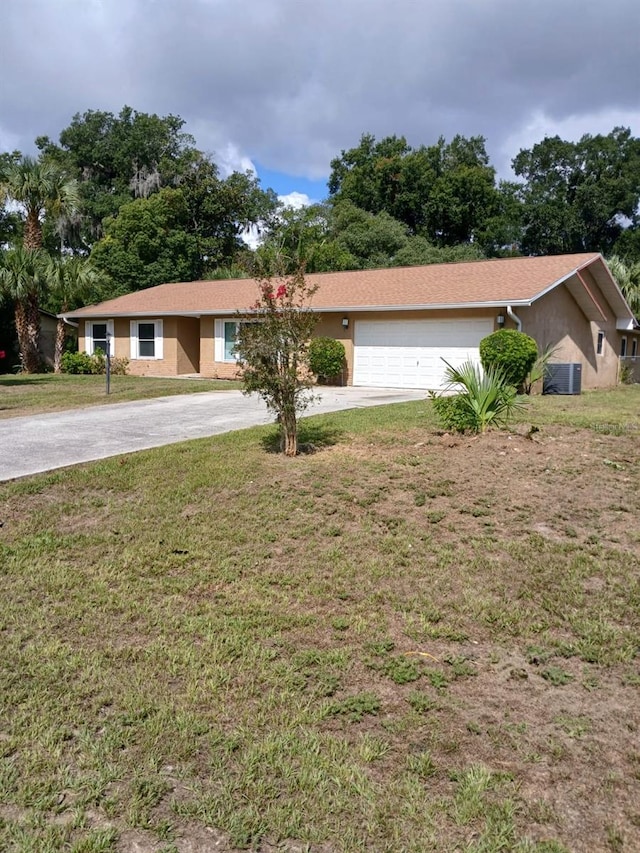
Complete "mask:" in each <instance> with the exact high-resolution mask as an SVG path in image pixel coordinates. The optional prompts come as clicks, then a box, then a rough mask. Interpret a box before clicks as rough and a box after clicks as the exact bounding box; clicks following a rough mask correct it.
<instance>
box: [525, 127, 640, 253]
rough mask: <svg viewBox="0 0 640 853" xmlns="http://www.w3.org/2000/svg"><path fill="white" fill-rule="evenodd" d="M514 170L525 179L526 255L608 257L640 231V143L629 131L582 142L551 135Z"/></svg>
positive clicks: (534, 148) (527, 154)
mask: <svg viewBox="0 0 640 853" xmlns="http://www.w3.org/2000/svg"><path fill="white" fill-rule="evenodd" d="M513 169H514V172H515V173H516V175H518V176H519V177H520V178H522V179H523V183H522V185H521V189H520V199H521V202H522V219H523V233H522V250H523V252H524V253H525V254H534V255H543V254H561V253H563V252H593V251H595V252H602V253H603V254H610V253H611V252H612V251H614V250H615V247H616V244H617V243H618V241H620V240H621V239H622V238H623V235H624V234H625V232H626V231H628V229H632V230H636V229H637V227H638V223H639V220H638V206H639V204H640V139H637V138H635V137H632V136H631V131H630V130H629V129H628V128H622V127H617V128H614V130H612V131H611V133H609V134H608V135H607V136H603V135H601V134H599V135H597V136H590V135H589V134H587V135H585V136H583V137H582V138H581V139H580V140H579V141H578V142H567V141H565V140H562V139H560V138H559V137H558V136H554V137H547V138H545V139H544V140H543V141H542V142H539V143H538V144H537V145H534V146H533V147H532V148H531V149H528V150H522V151H520V153H519V154H518V155H517V157H515V159H514V160H513ZM625 239H628V238H625Z"/></svg>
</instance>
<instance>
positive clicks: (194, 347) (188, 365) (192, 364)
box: [176, 317, 200, 374]
mask: <svg viewBox="0 0 640 853" xmlns="http://www.w3.org/2000/svg"><path fill="white" fill-rule="evenodd" d="M176 330H177V347H176V354H177V370H178V373H179V374H184V373H198V372H199V371H200V320H199V319H198V318H197V317H178V318H177V320H176Z"/></svg>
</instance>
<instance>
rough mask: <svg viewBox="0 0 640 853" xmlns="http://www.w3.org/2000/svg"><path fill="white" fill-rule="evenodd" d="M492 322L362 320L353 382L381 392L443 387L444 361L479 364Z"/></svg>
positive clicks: (356, 334) (357, 334) (356, 341)
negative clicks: (469, 360) (483, 340)
mask: <svg viewBox="0 0 640 853" xmlns="http://www.w3.org/2000/svg"><path fill="white" fill-rule="evenodd" d="M491 332H493V321H492V320H486V319H485V320H358V321H356V323H355V330H354V359H353V384H354V385H369V386H373V387H378V388H429V389H434V390H435V389H437V388H442V387H443V385H444V372H445V370H446V366H445V364H444V363H443V361H442V359H443V358H444V359H446V360H447V361H448V362H449V364H452V365H453V366H454V367H458V366H460V365H461V364H462V363H463V362H464V361H466V360H467V359H471V360H473V361H477V362H479V361H480V354H479V351H478V346H479V344H480V341H481V340H482V338H484V337H486V336H487V335H490V334H491Z"/></svg>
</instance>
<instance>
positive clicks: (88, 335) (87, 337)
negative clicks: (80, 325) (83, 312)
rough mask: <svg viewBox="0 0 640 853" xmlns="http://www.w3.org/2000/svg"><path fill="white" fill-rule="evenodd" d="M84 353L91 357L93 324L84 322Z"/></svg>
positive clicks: (89, 321)
mask: <svg viewBox="0 0 640 853" xmlns="http://www.w3.org/2000/svg"><path fill="white" fill-rule="evenodd" d="M84 351H85V352H87V353H89V355H93V323H92V322H91V320H85V324H84Z"/></svg>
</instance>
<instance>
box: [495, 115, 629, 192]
mask: <svg viewBox="0 0 640 853" xmlns="http://www.w3.org/2000/svg"><path fill="white" fill-rule="evenodd" d="M614 127H630V128H631V132H632V133H633V135H634V136H638V135H640V109H638V110H620V109H603V110H601V111H600V112H594V113H584V114H582V115H567V116H565V117H563V118H560V119H557V118H553V117H551V116H549V115H546V114H545V113H544V112H542V111H536V112H535V113H534V114H533V115H532V116H531V117H530V118H529V120H528V121H527V122H526V123H525V124H524V125H522V126H521V127H518V128H516V129H515V130H514V131H513V132H512V133H510V134H509V135H508V136H507V137H506V138H505V140H504V142H503V144H502V146H501V147H500V151H499V153H498V156H497V157H496V166H497V168H498V171H499V173H500V176H501V177H504V178H513V173H512V172H511V171H510V163H511V160H512V159H513V158H514V157H515V156H516V154H517V153H518V152H519V151H520V150H521V149H523V148H531V147H532V146H533V145H535V144H536V143H537V142H540V141H541V140H542V139H544V138H545V137H546V136H559V137H560V138H561V139H567V140H570V141H572V142H576V141H577V140H579V139H580V138H581V137H582V136H584V135H585V134H587V133H588V134H591V135H592V136H596V135H597V134H603V135H605V136H606V135H607V134H608V133H610V132H611V131H612V130H613V128H614Z"/></svg>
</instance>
